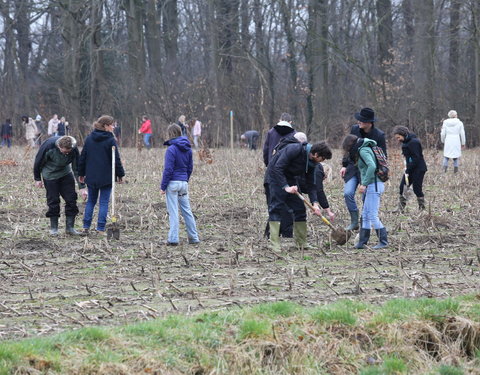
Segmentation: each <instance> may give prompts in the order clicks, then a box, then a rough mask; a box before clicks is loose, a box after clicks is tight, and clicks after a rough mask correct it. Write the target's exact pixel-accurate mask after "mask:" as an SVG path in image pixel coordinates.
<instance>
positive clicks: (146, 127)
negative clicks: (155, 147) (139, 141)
mask: <svg viewBox="0 0 480 375" xmlns="http://www.w3.org/2000/svg"><path fill="white" fill-rule="evenodd" d="M138 134H143V144H144V145H145V147H146V148H147V149H149V150H150V148H151V147H152V145H151V143H150V139H151V138H152V122H151V121H150V119H149V118H148V117H147V116H143V117H142V126H141V127H140V130H139V131H138Z"/></svg>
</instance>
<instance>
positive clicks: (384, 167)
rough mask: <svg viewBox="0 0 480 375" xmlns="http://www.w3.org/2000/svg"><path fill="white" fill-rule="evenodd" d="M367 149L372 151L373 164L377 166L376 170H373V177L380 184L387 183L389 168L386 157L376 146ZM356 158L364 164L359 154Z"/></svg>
mask: <svg viewBox="0 0 480 375" xmlns="http://www.w3.org/2000/svg"><path fill="white" fill-rule="evenodd" d="M369 147H370V148H371V149H372V151H373V155H374V156H375V162H376V164H377V168H376V169H375V176H376V177H377V178H378V179H379V180H380V181H382V182H386V181H388V178H389V176H388V175H389V173H390V168H389V167H388V161H387V157H386V156H385V153H384V152H383V149H382V148H381V147H378V146H369ZM358 156H359V157H360V159H362V161H363V162H364V163H365V160H363V158H362V157H361V155H360V152H359V153H358Z"/></svg>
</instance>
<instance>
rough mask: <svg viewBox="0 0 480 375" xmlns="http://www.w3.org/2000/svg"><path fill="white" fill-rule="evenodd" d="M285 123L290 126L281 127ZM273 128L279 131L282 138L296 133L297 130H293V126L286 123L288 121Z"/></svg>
mask: <svg viewBox="0 0 480 375" xmlns="http://www.w3.org/2000/svg"><path fill="white" fill-rule="evenodd" d="M283 122H284V123H286V124H288V126H287V125H280V123H283ZM273 128H274V129H275V130H276V131H277V133H278V134H280V135H281V136H282V137H283V136H285V135H287V134H290V133H292V132H294V131H295V130H293V128H292V125H291V124H290V123H289V122H286V121H280V122H279V123H278V124H277V125H275V126H274V127H273Z"/></svg>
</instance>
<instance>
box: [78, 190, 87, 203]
mask: <svg viewBox="0 0 480 375" xmlns="http://www.w3.org/2000/svg"><path fill="white" fill-rule="evenodd" d="M80 196H81V197H82V199H83V201H84V202H85V201H86V200H87V198H88V191H87V189H86V188H83V189H80Z"/></svg>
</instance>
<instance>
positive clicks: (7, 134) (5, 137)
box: [0, 118, 13, 148]
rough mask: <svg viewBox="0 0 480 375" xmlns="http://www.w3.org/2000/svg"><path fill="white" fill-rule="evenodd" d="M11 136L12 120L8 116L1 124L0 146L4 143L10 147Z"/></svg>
mask: <svg viewBox="0 0 480 375" xmlns="http://www.w3.org/2000/svg"><path fill="white" fill-rule="evenodd" d="M12 136H13V126H12V121H11V120H10V119H9V118H7V119H6V120H5V123H4V124H2V133H1V138H2V144H1V145H0V147H3V146H4V145H5V143H6V144H7V147H8V148H10V147H11V146H12Z"/></svg>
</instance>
